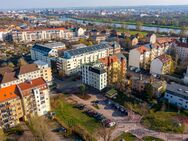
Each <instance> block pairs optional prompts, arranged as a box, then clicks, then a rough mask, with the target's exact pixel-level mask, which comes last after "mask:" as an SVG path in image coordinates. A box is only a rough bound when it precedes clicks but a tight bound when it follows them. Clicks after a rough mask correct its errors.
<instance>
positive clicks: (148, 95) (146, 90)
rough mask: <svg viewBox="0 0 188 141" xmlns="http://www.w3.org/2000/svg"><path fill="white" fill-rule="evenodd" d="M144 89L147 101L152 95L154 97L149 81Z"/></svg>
mask: <svg viewBox="0 0 188 141" xmlns="http://www.w3.org/2000/svg"><path fill="white" fill-rule="evenodd" d="M144 91H145V98H146V100H147V101H150V100H152V99H153V97H154V93H153V86H152V85H151V84H150V83H148V84H147V85H146V86H145V89H144Z"/></svg>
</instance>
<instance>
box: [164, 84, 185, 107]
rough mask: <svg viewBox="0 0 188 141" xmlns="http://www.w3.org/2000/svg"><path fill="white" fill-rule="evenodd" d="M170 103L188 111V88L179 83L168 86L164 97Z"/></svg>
mask: <svg viewBox="0 0 188 141" xmlns="http://www.w3.org/2000/svg"><path fill="white" fill-rule="evenodd" d="M164 97H165V98H166V99H167V100H168V102H169V103H171V104H173V105H175V106H177V107H179V108H183V109H186V110H187V109H188V87H187V86H184V85H180V84H177V83H171V84H167V89H166V93H165V96H164Z"/></svg>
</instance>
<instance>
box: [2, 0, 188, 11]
mask: <svg viewBox="0 0 188 141" xmlns="http://www.w3.org/2000/svg"><path fill="white" fill-rule="evenodd" d="M139 5H188V0H0V8H1V9H2V8H3V9H7V8H62V7H87V6H139Z"/></svg>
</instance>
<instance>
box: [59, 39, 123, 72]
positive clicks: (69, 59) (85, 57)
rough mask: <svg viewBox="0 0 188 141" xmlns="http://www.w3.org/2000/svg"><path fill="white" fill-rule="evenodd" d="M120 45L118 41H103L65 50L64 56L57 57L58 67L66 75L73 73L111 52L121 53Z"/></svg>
mask: <svg viewBox="0 0 188 141" xmlns="http://www.w3.org/2000/svg"><path fill="white" fill-rule="evenodd" d="M120 50H121V48H120V45H118V44H117V43H114V44H111V45H110V44H108V43H101V44H98V45H93V46H88V47H83V48H78V49H72V50H68V51H64V55H63V56H62V57H58V58H57V67H58V69H59V70H62V71H63V72H64V74H65V75H71V74H74V73H77V72H79V71H80V68H81V66H82V65H84V64H87V63H92V62H96V61H97V60H98V59H100V58H104V57H107V56H109V55H110V54H115V53H120Z"/></svg>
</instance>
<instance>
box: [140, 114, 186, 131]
mask: <svg viewBox="0 0 188 141" xmlns="http://www.w3.org/2000/svg"><path fill="white" fill-rule="evenodd" d="M177 116H178V115H177V113H175V112H163V111H160V112H152V113H149V114H147V115H146V116H144V118H143V119H142V121H141V122H142V124H143V125H144V126H145V127H147V128H149V129H152V130H156V131H161V132H173V133H183V132H184V125H182V124H180V123H179V121H178V120H177V119H176V117H177Z"/></svg>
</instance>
